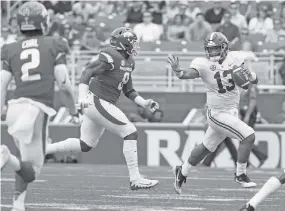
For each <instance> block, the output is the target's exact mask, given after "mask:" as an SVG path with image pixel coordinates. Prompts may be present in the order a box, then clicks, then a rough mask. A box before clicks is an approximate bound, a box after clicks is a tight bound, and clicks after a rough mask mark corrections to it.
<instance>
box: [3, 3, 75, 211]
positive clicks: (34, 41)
mask: <svg viewBox="0 0 285 211" xmlns="http://www.w3.org/2000/svg"><path fill="white" fill-rule="evenodd" d="M48 20H49V19H48V12H47V10H46V8H45V7H44V6H43V5H42V4H41V3H38V2H26V3H24V4H23V5H22V6H21V7H20V8H19V11H18V14H17V21H18V25H19V28H20V31H21V33H22V35H23V37H24V38H23V39H21V40H19V41H17V42H14V43H11V44H7V45H4V46H3V47H2V49H1V61H2V70H1V110H2V108H3V105H4V103H5V100H6V93H7V88H8V85H9V83H10V81H11V80H12V78H14V80H15V82H16V89H15V91H14V98H13V99H12V100H10V101H9V102H8V111H7V118H6V120H7V125H8V132H9V134H10V135H11V136H12V137H13V138H14V141H15V144H16V146H17V147H18V150H19V156H20V158H17V157H16V156H14V155H12V154H11V153H10V151H9V149H8V148H7V147H6V146H5V145H2V146H1V160H0V165H1V170H2V168H3V167H4V166H5V165H7V164H8V165H10V166H11V167H12V168H13V169H14V170H15V172H16V174H15V192H14V202H13V208H12V211H24V210H25V196H26V192H27V186H28V184H29V183H31V182H33V181H34V180H35V178H36V177H37V176H38V175H39V173H40V170H41V167H42V165H43V163H44V157H45V143H46V138H47V127H48V126H47V125H48V119H49V116H52V115H54V114H55V113H56V112H55V110H54V109H53V108H52V105H53V98H54V81H56V82H57V84H58V87H59V89H60V90H61V91H62V94H64V97H65V99H66V103H67V107H68V108H69V111H70V113H71V114H72V115H73V116H74V118H77V119H78V112H77V109H76V106H75V100H74V97H73V90H72V86H71V82H70V79H69V76H68V70H67V66H66V56H65V55H66V54H67V53H68V50H69V47H68V44H67V42H66V41H65V40H64V39H62V38H53V37H49V36H45V35H44V34H45V33H46V31H47V30H48Z"/></svg>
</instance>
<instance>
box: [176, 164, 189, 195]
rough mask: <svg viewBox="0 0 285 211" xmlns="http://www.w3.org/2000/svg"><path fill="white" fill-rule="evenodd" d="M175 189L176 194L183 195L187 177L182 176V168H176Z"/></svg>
mask: <svg viewBox="0 0 285 211" xmlns="http://www.w3.org/2000/svg"><path fill="white" fill-rule="evenodd" d="M174 175H175V177H174V183H173V186H174V189H175V191H176V193H178V194H181V192H182V191H181V186H182V184H183V183H186V177H185V176H184V175H183V174H182V166H176V167H175V168H174Z"/></svg>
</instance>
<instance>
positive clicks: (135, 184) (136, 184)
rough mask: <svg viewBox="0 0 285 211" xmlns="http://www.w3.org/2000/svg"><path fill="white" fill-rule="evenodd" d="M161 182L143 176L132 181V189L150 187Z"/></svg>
mask: <svg viewBox="0 0 285 211" xmlns="http://www.w3.org/2000/svg"><path fill="white" fill-rule="evenodd" d="M158 183H159V181H158V180H149V179H145V178H144V177H143V176H141V177H140V178H139V179H137V180H133V181H130V188H131V190H139V189H150V188H153V187H154V186H156V185H157V184H158Z"/></svg>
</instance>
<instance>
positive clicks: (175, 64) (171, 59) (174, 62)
mask: <svg viewBox="0 0 285 211" xmlns="http://www.w3.org/2000/svg"><path fill="white" fill-rule="evenodd" d="M167 62H168V63H169V64H170V66H171V68H172V70H173V71H174V72H175V74H176V76H177V77H181V75H182V70H180V66H179V58H178V57H177V56H174V55H172V54H171V55H169V56H168V60H167Z"/></svg>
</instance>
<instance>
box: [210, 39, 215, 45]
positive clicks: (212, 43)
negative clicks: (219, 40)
mask: <svg viewBox="0 0 285 211" xmlns="http://www.w3.org/2000/svg"><path fill="white" fill-rule="evenodd" d="M208 45H216V43H214V42H213V41H212V40H211V41H209V42H208Z"/></svg>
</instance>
